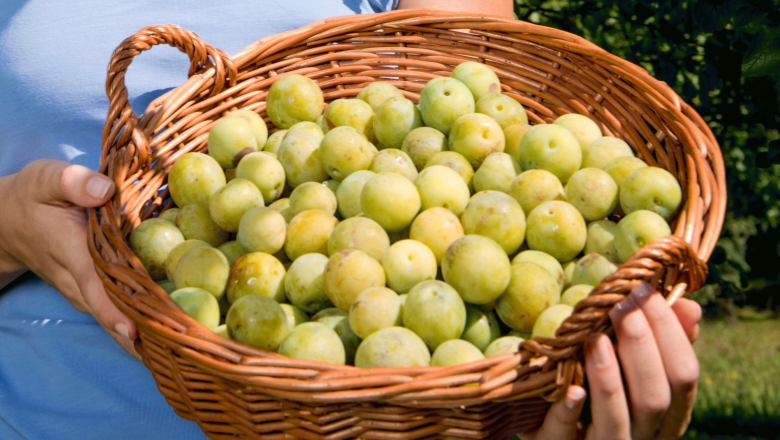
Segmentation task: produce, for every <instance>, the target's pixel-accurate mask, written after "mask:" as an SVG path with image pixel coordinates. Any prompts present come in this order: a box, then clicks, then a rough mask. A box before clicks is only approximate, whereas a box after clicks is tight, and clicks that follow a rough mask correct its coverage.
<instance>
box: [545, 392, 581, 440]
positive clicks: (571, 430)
mask: <svg viewBox="0 0 780 440" xmlns="http://www.w3.org/2000/svg"><path fill="white" fill-rule="evenodd" d="M584 402H585V389H584V388H582V387H580V386H577V385H571V386H570V387H569V389H568V390H566V397H564V398H563V399H561V400H559V401H557V402H555V403H554V404H553V405H552V406H551V407H550V409H549V411H547V416H546V417H545V418H544V423H543V424H542V427H541V428H540V429H539V431H537V433H536V437H535V438H536V440H566V439H574V438H576V437H577V422H578V421H579V419H580V413H581V412H582V406H583V403H584Z"/></svg>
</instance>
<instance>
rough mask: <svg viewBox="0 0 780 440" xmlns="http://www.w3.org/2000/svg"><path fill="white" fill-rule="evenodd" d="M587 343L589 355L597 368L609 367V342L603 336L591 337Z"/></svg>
mask: <svg viewBox="0 0 780 440" xmlns="http://www.w3.org/2000/svg"><path fill="white" fill-rule="evenodd" d="M588 343H589V345H590V346H591V350H590V355H591V356H592V357H593V361H594V362H595V363H596V366H597V367H599V368H606V367H608V366H609V364H610V362H611V359H610V356H609V346H608V345H607V344H608V343H609V342H608V340H607V337H606V336H604V335H600V334H599V335H593V336H591V337H590V338H589V339H588Z"/></svg>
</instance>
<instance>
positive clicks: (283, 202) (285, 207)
mask: <svg viewBox="0 0 780 440" xmlns="http://www.w3.org/2000/svg"><path fill="white" fill-rule="evenodd" d="M268 207H269V208H271V209H273V210H274V211H276V212H278V213H279V214H282V217H283V218H284V222H285V223H290V220H292V218H293V215H292V211H291V210H290V199H289V198H287V197H285V198H283V199H279V200H277V201H275V202H273V203H271V204H270V205H268Z"/></svg>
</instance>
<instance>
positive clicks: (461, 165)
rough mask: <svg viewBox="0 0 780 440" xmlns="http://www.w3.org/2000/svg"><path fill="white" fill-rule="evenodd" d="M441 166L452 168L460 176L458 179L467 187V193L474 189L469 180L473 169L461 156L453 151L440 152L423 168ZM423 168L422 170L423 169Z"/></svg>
mask: <svg viewBox="0 0 780 440" xmlns="http://www.w3.org/2000/svg"><path fill="white" fill-rule="evenodd" d="M436 165H442V166H445V167H447V168H452V169H453V170H454V171H455V172H456V173H458V174H460V177H462V178H463V180H464V181H465V182H466V185H468V187H469V191H472V190H473V189H474V185H473V184H472V182H471V180H472V179H473V177H474V168H471V164H470V163H469V161H468V159H466V158H465V157H463V155H462V154H460V153H456V152H454V151H442V152H441V153H436V154H435V155H434V156H433V157H432V158H430V160H428V162H426V164H425V167H424V168H430V167H432V166H436ZM424 168H423V169H424Z"/></svg>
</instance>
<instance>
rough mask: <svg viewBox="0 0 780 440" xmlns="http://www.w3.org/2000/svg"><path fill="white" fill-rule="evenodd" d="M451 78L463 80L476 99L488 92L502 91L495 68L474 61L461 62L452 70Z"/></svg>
mask: <svg viewBox="0 0 780 440" xmlns="http://www.w3.org/2000/svg"><path fill="white" fill-rule="evenodd" d="M450 78H455V79H457V80H458V81H460V82H462V83H463V84H464V85H465V86H466V87H468V89H469V90H470V91H471V94H472V95H473V96H474V101H478V100H480V99H481V98H482V97H483V96H485V95H487V94H488V93H500V92H501V82H500V81H499V80H498V76H496V73H495V72H493V70H492V69H491V68H490V67H488V66H486V65H484V64H482V63H476V62H473V61H467V62H465V63H460V64H458V65H457V66H455V68H454V69H452V72H450Z"/></svg>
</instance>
